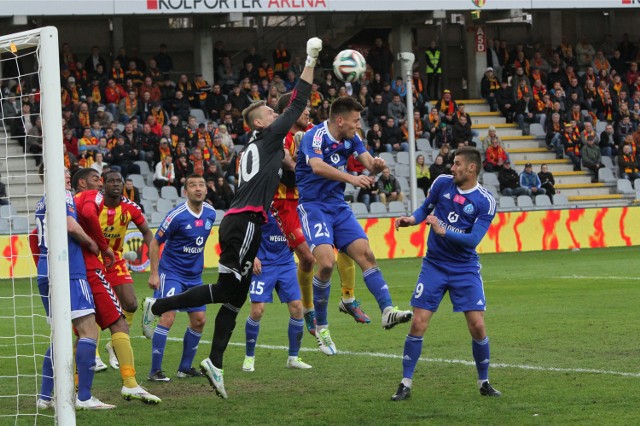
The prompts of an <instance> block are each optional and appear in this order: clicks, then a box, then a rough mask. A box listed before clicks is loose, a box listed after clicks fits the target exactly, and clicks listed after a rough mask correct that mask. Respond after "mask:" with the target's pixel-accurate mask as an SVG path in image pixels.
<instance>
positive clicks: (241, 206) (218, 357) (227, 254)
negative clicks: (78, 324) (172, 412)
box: [142, 37, 322, 398]
mask: <svg viewBox="0 0 640 426" xmlns="http://www.w3.org/2000/svg"><path fill="white" fill-rule="evenodd" d="M320 50H322V41H321V40H320V39H319V38H315V37H314V38H312V39H310V40H309V41H307V55H308V56H307V61H306V66H305V68H304V70H303V71H302V74H301V75H300V80H299V81H298V84H297V85H296V88H295V89H294V93H293V95H292V97H291V105H290V106H289V108H287V109H286V110H285V112H284V113H282V114H281V115H278V114H276V113H275V112H274V111H273V109H271V108H269V107H268V106H267V105H266V104H265V103H264V102H254V103H253V104H251V105H250V106H249V107H247V108H245V110H244V111H242V116H243V119H244V122H245V124H246V125H247V126H249V129H250V130H251V135H250V138H249V142H248V143H247V145H246V146H245V148H244V149H243V150H242V152H241V159H240V170H239V179H238V189H237V191H236V195H235V197H234V198H233V201H232V203H231V207H230V209H229V210H228V211H227V213H226V214H225V216H224V218H223V219H222V222H221V223H220V228H219V236H220V248H221V250H222V252H221V253H220V261H219V266H218V274H219V275H218V282H217V283H216V284H209V285H204V286H198V287H194V288H191V289H189V290H188V291H186V292H184V293H182V294H180V295H177V296H171V297H167V298H164V299H157V300H156V299H151V298H147V299H146V300H145V303H144V315H143V318H142V326H143V328H145V327H147V328H148V327H151V326H152V324H153V316H155V315H161V314H163V313H164V312H167V311H173V310H176V309H179V308H189V307H196V306H201V305H203V304H207V303H223V306H221V307H220V310H219V311H218V315H217V316H216V321H215V329H214V333H213V341H212V343H211V353H210V354H209V357H208V358H206V359H205V360H203V361H202V362H201V363H200V367H201V369H202V371H203V372H204V373H205V376H206V377H207V379H208V380H209V383H211V386H212V387H213V389H214V390H215V392H216V394H217V395H218V396H220V397H222V398H226V397H227V392H226V390H225V387H224V376H223V373H224V372H223V370H222V363H223V357H224V351H225V349H226V348H227V345H228V343H229V339H230V338H231V333H232V332H233V330H234V328H235V325H236V318H237V316H238V312H239V311H240V308H241V307H242V305H244V302H245V301H246V299H247V292H248V291H249V286H250V284H251V275H252V269H253V261H254V259H255V257H256V254H257V253H258V248H259V247H260V242H261V232H260V226H261V225H262V224H263V223H265V222H266V221H267V213H266V212H267V210H268V209H269V205H270V204H271V200H272V199H273V194H274V193H275V191H276V189H277V188H278V183H279V182H280V176H281V175H282V169H281V167H282V165H283V163H282V161H283V159H284V155H285V154H284V149H283V147H282V140H283V138H284V137H285V136H286V135H287V133H288V132H289V129H291V126H292V125H293V123H294V122H295V121H296V120H297V118H298V117H299V116H300V114H301V113H302V111H304V109H305V108H306V106H307V101H308V100H309V93H310V91H311V82H312V81H313V71H314V68H315V65H316V61H317V58H318V55H319V54H320Z"/></svg>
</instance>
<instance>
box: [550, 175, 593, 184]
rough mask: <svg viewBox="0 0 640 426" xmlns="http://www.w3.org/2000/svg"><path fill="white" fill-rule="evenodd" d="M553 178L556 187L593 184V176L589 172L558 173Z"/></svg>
mask: <svg viewBox="0 0 640 426" xmlns="http://www.w3.org/2000/svg"><path fill="white" fill-rule="evenodd" d="M552 173H553V172H552ZM553 177H554V179H555V180H556V185H577V184H587V183H591V175H590V174H589V173H587V172H558V173H553Z"/></svg>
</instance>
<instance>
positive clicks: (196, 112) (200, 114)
mask: <svg viewBox="0 0 640 426" xmlns="http://www.w3.org/2000/svg"><path fill="white" fill-rule="evenodd" d="M190 114H191V115H193V116H194V117H195V118H196V121H197V122H198V124H199V123H206V122H207V117H205V116H204V111H203V110H201V109H198V108H191V112H190Z"/></svg>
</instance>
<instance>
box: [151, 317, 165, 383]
mask: <svg viewBox="0 0 640 426" xmlns="http://www.w3.org/2000/svg"><path fill="white" fill-rule="evenodd" d="M168 334H169V329H168V328H167V327H163V326H161V325H158V326H156V331H155V332H154V333H153V337H152V338H151V373H155V372H156V371H160V370H162V358H164V348H165V347H166V346H167V335H168Z"/></svg>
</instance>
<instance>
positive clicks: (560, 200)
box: [553, 194, 569, 207]
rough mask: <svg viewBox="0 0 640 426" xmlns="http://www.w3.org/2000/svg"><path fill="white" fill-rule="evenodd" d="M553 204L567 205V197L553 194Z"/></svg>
mask: <svg viewBox="0 0 640 426" xmlns="http://www.w3.org/2000/svg"><path fill="white" fill-rule="evenodd" d="M553 205H554V206H563V207H564V206H566V207H568V206H569V199H568V198H567V197H566V196H564V195H562V194H556V195H554V196H553Z"/></svg>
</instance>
